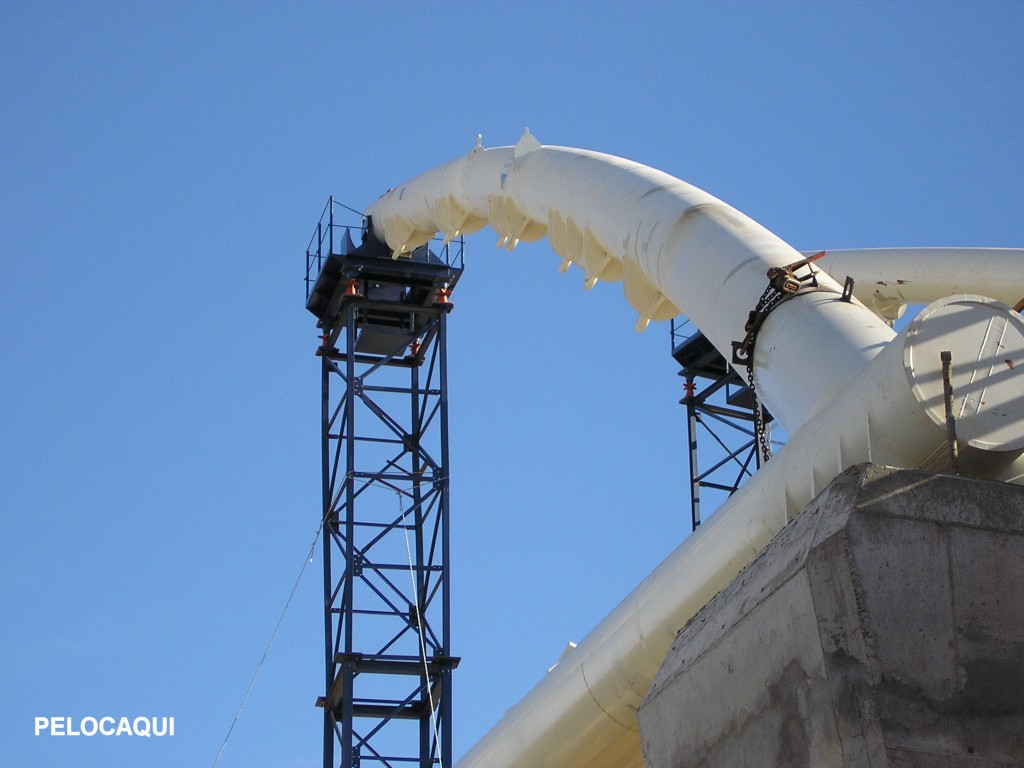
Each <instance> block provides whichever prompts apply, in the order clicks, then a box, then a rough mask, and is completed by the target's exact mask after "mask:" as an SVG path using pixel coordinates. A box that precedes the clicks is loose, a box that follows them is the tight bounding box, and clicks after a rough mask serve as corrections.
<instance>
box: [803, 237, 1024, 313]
mask: <svg viewBox="0 0 1024 768" xmlns="http://www.w3.org/2000/svg"><path fill="white" fill-rule="evenodd" d="M805 253H806V255H810V254H811V253H813V251H812V252H805ZM818 265H819V266H820V267H821V268H822V269H823V270H825V271H826V272H828V273H829V274H830V275H834V276H835V277H836V279H838V280H842V279H843V278H844V277H845V276H846V275H850V276H851V277H853V278H854V287H853V295H854V296H856V297H857V298H858V299H860V300H861V301H862V302H864V304H866V305H867V306H868V307H870V308H871V309H873V310H874V311H875V312H877V313H878V314H880V315H881V316H882V317H884V318H885V319H887V320H890V321H891V320H896V319H897V318H899V317H900V316H901V315H902V314H903V310H904V309H905V308H906V306H907V305H908V304H928V303H930V302H932V301H935V300H936V299H941V298H942V297H943V296H949V295H951V294H954V293H976V294H980V295H982V296H988V297H989V298H992V299H996V300H997V301H1001V302H1003V303H1004V304H1008V305H1010V306H1011V307H1012V306H1014V305H1015V304H1017V303H1018V302H1019V301H1020V300H1021V299H1024V248H860V249H844V250H830V251H828V252H826V254H825V256H824V258H822V259H821V260H820V261H818Z"/></svg>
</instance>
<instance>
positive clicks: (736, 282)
mask: <svg viewBox="0 0 1024 768" xmlns="http://www.w3.org/2000/svg"><path fill="white" fill-rule="evenodd" d="M366 213H367V215H368V216H370V217H371V219H372V222H373V228H374V231H375V233H376V234H377V235H378V237H379V238H380V239H381V240H383V241H385V242H386V243H387V244H388V246H389V247H390V248H391V249H393V250H394V251H395V252H396V253H401V252H404V251H408V250H410V249H411V248H414V247H416V246H417V245H420V244H421V243H424V242H426V241H427V240H428V239H429V238H430V237H432V236H433V235H434V234H435V233H436V232H437V231H439V230H440V231H442V232H444V233H445V235H446V236H447V237H454V236H455V235H457V234H459V233H461V232H467V231H474V230H476V229H479V228H481V227H483V226H484V225H485V224H487V223H490V224H491V226H492V227H494V229H495V230H497V232H498V234H499V236H500V240H499V245H506V246H507V247H510V248H512V247H515V245H516V243H518V242H519V241H520V240H536V239H539V238H540V237H543V236H544V234H548V235H549V237H550V239H551V244H552V246H553V248H554V250H555V251H556V252H557V253H558V254H559V255H560V256H562V258H563V259H565V260H567V261H571V262H575V263H577V264H579V265H580V266H581V267H582V268H583V269H584V271H585V272H586V274H587V277H588V282H591V281H593V280H595V279H601V280H619V279H621V280H623V282H624V289H625V293H626V297H627V299H628V300H629V301H630V303H631V304H632V305H633V307H634V308H635V309H637V311H638V312H639V313H640V318H641V319H640V325H641V326H642V325H644V324H645V323H646V321H647V320H649V319H655V320H664V319H668V318H669V317H673V316H674V315H676V314H678V313H679V311H680V310H682V311H683V312H684V313H685V314H686V315H687V317H689V318H690V319H691V320H692V321H693V322H694V323H695V324H696V326H697V327H698V328H700V330H701V332H702V333H704V335H705V336H707V337H708V339H710V340H711V342H712V343H713V344H714V345H715V346H716V347H717V348H718V349H719V350H724V351H725V352H726V354H727V355H731V343H732V342H733V341H734V340H740V339H742V338H743V337H744V335H745V332H744V324H745V323H746V320H747V314H748V313H749V312H750V310H752V309H754V307H755V305H756V304H757V302H758V299H759V298H760V296H761V294H762V293H763V292H764V289H765V288H766V287H767V285H768V279H767V277H766V272H767V270H768V269H769V268H770V267H779V266H783V265H787V264H791V263H793V262H796V261H799V260H800V259H802V258H803V257H802V256H801V254H800V253H799V252H797V251H796V250H795V249H794V248H793V247H792V246H790V245H789V244H787V243H785V242H783V241H782V240H781V239H779V238H778V237H777V236H775V235H774V234H772V233H771V232H769V231H768V230H767V229H765V228H764V227H762V226H761V225H760V224H758V223H757V222H755V221H753V220H752V219H750V218H749V217H747V216H745V215H744V214H742V213H740V212H739V211H737V210H736V209H734V208H732V207H731V206H729V205H727V204H726V203H724V202H722V201H721V200H719V199H717V198H715V197H713V196H712V195H710V194H708V193H707V192H704V191H703V190H700V189H697V188H696V187H694V186H692V185H690V184H687V183H686V182H684V181H680V180H679V179H676V178H674V177H672V176H670V175H668V174H667V173H664V172H662V171H658V170H655V169H654V168H649V167H647V166H645V165H641V164H640V163H635V162H632V161H629V160H624V159H622V158H620V157H613V156H612V155H605V154H601V153H598V152H590V151H587V150H582V149H571V148H567V147H548V146H541V145H540V144H538V143H537V141H536V140H535V139H533V137H532V136H530V135H529V133H526V134H524V135H523V138H522V139H520V141H519V143H518V144H517V145H516V146H515V147H498V148H495V149H484V148H483V147H482V146H479V145H478V146H477V147H476V148H475V149H474V150H473V151H472V152H470V153H469V155H468V156H466V157H464V158H459V159H458V160H454V161H452V162H450V163H446V164H445V165H442V166H440V167H438V168H435V169H433V170H431V171H428V172H426V173H424V174H423V175H421V176H418V177H416V178H414V179H412V180H410V181H408V182H406V183H405V184H402V185H401V186H399V187H397V188H395V189H392V190H389V191H388V193H387V194H386V195H384V196H383V197H382V198H380V199H379V200H377V201H376V202H375V203H373V204H372V205H371V206H370V207H369V208H368V209H367V211H366ZM817 279H818V283H819V286H820V288H819V292H818V293H817V294H814V295H815V296H816V298H814V299H803V298H797V299H793V300H790V301H788V302H785V303H784V304H782V305H781V306H779V308H778V309H776V310H775V311H774V312H772V314H771V315H770V317H769V320H768V322H767V323H766V324H765V325H764V327H763V328H762V330H761V333H760V335H759V338H758V342H757V347H756V359H755V367H754V377H755V382H756V383H757V388H758V392H759V394H760V396H761V398H762V400H763V401H764V403H765V404H766V406H767V407H768V409H769V410H770V411H771V412H772V414H773V415H774V416H775V418H776V419H778V420H779V421H780V422H781V423H782V425H783V426H784V427H785V428H786V429H787V431H788V432H789V433H790V434H792V433H793V432H795V431H796V430H797V428H799V426H800V425H801V424H803V423H804V421H806V420H807V419H808V418H809V417H810V416H811V415H812V414H814V413H816V412H817V411H818V410H820V408H821V407H823V406H824V404H825V402H826V401H827V399H828V397H829V396H830V395H831V393H833V392H834V391H835V390H836V388H837V387H838V386H840V385H841V384H842V383H843V382H844V381H846V380H848V379H849V378H850V377H851V376H853V375H854V374H855V373H856V372H857V371H858V370H860V368H861V367H863V365H864V363H865V362H867V361H868V360H870V359H871V358H873V357H874V356H875V355H876V354H878V352H879V351H880V350H881V348H882V347H883V346H884V345H885V343H886V342H888V341H889V340H890V339H892V337H893V335H894V334H893V331H892V330H891V329H890V328H889V327H888V326H887V325H886V323H885V322H884V321H883V320H881V319H880V318H879V317H877V316H876V315H875V314H874V313H873V312H871V311H869V310H867V309H866V308H865V307H864V306H863V305H861V304H860V302H858V301H854V302H852V303H846V302H840V301H836V299H837V298H838V297H839V295H840V293H841V292H842V288H841V286H839V285H838V284H837V283H836V282H835V281H834V280H832V278H831V277H829V276H828V275H827V274H826V273H824V272H820V271H819V273H818V276H817ZM808 349H813V350H819V351H820V353H821V354H820V356H819V357H817V358H815V357H812V356H808V354H807V350H808Z"/></svg>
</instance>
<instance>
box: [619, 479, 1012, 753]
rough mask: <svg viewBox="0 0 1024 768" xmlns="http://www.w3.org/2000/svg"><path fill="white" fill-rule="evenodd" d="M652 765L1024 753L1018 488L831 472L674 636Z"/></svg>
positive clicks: (648, 735)
mask: <svg viewBox="0 0 1024 768" xmlns="http://www.w3.org/2000/svg"><path fill="white" fill-rule="evenodd" d="M639 722H640V734H641V741H642V744H643V750H644V759H645V763H646V765H647V767H648V768H683V767H684V766H686V767H689V766H694V767H696V766H701V767H702V768H704V767H710V766H722V767H723V768H724V767H726V766H728V768H741V767H745V766H750V767H751V768H754V767H755V766H756V767H757V768H769V767H770V766H780V767H781V766H815V767H816V768H821V767H827V766H843V767H844V768H853V767H854V766H856V767H857V768H860V767H861V766H872V768H878V767H880V766H893V767H899V768H904V767H907V768H909V767H911V766H913V767H914V768H919V767H920V768H924V767H926V766H927V767H928V768H931V767H933V766H934V767H935V768H939V767H941V768H954V766H965V767H966V766H971V767H972V768H977V767H979V766H989V765H992V766H996V765H998V766H1004V765H1022V766H1024V488H1022V487H1020V486H1012V485H1005V484H1001V483H992V482H986V481H978V480H969V479H964V478H959V477H951V476H947V475H934V474H931V473H927V472H921V471H915V470H894V469H888V468H883V467H877V466H872V465H861V466H857V467H853V468H851V469H850V470H848V471H847V472H846V473H844V474H843V475H840V477H838V478H837V479H836V480H835V481H834V482H833V483H832V484H831V485H830V486H829V487H828V488H827V489H826V490H825V491H824V492H823V493H822V494H821V495H820V496H818V498H817V499H815V500H814V501H813V502H812V503H811V504H810V505H809V506H808V507H807V509H806V510H805V511H804V512H803V513H802V514H801V515H799V516H798V517H797V518H796V519H795V520H794V521H793V522H792V523H791V524H790V525H789V526H787V527H786V528H785V529H784V530H783V531H782V532H781V533H780V534H779V535H778V536H777V537H776V538H775V539H774V540H773V541H772V543H771V544H770V545H769V546H768V548H767V549H766V550H765V551H764V552H763V553H762V554H761V555H760V556H759V557H758V559H757V560H755V561H754V562H753V563H752V564H751V565H750V566H748V567H747V568H746V569H745V570H744V571H743V572H742V573H741V574H740V575H739V576H738V577H737V578H736V579H735V581H733V583H732V584H730V585H729V587H727V588H726V589H725V590H723V591H722V592H721V593H719V594H718V595H717V596H716V597H715V598H714V599H713V600H712V601H711V602H710V603H709V604H708V605H707V606H706V607H705V608H704V609H703V610H702V611H701V612H700V613H698V614H697V615H696V616H695V617H694V618H693V619H692V620H691V621H690V622H689V623H688V624H687V625H686V626H685V627H684V628H683V629H682V631H681V632H680V633H679V636H678V638H677V639H676V642H675V644H674V645H673V647H672V650H671V652H670V653H669V655H668V657H667V659H666V661H665V662H664V664H663V666H662V667H661V670H660V671H659V673H658V675H657V677H656V679H655V682H654V685H653V686H652V687H651V690H650V693H649V694H648V696H647V698H646V699H645V701H644V703H643V705H642V706H641V708H640V711H639Z"/></svg>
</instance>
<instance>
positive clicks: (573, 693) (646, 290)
mask: <svg viewBox="0 0 1024 768" xmlns="http://www.w3.org/2000/svg"><path fill="white" fill-rule="evenodd" d="M367 214H368V215H370V216H372V218H373V227H374V231H375V232H376V233H377V235H378V237H380V238H381V239H383V240H386V242H387V243H388V245H389V246H390V247H391V248H392V249H393V250H394V251H395V252H396V254H401V253H402V252H403V251H407V250H408V249H411V248H413V247H416V246H417V245H419V244H421V243H423V242H426V240H427V239H429V238H430V237H431V236H433V234H434V233H435V232H436V231H438V230H440V231H443V232H444V234H445V236H446V237H455V236H457V235H458V234H461V233H463V232H468V231H475V230H477V229H480V228H482V227H483V226H485V225H486V224H487V223H490V224H491V226H493V227H494V228H495V229H496V230H497V232H498V234H499V246H501V247H506V248H509V249H512V248H514V247H515V246H516V244H517V243H518V242H519V241H521V240H534V239H539V238H540V237H543V236H544V234H548V235H549V237H550V238H551V240H552V245H553V247H554V248H555V250H556V252H557V253H558V254H559V255H560V256H561V257H562V258H563V260H564V261H569V262H575V263H577V264H579V265H580V266H581V267H583V269H584V270H585V271H586V272H587V275H588V278H587V282H588V283H591V284H592V283H593V281H594V280H595V279H623V280H624V281H625V293H626V296H627V299H628V300H629V301H630V303H631V304H632V305H633V306H634V308H636V309H637V310H638V312H639V314H640V323H639V325H643V324H644V321H645V320H646V319H665V318H667V317H670V316H672V315H674V314H676V313H677V312H679V311H682V312H683V313H685V314H686V315H687V316H688V317H689V318H690V319H691V320H693V322H694V323H695V324H696V325H697V327H698V328H700V330H701V331H702V332H703V333H704V334H705V335H706V336H707V337H708V338H709V339H710V340H711V341H712V342H713V343H714V344H715V346H716V347H718V349H719V350H720V351H722V352H723V354H725V355H726V356H727V357H729V355H730V353H731V348H730V343H731V341H732V340H734V339H740V338H742V337H743V335H744V331H743V325H744V322H745V321H746V317H747V312H748V311H749V310H751V309H752V308H753V307H754V306H755V304H756V302H757V300H758V298H759V297H760V295H761V293H762V291H763V290H764V288H765V286H766V285H767V278H766V271H767V269H768V268H769V267H772V266H781V265H785V264H790V263H792V262H795V261H797V260H799V259H800V258H801V255H800V254H799V253H798V252H797V251H795V250H794V249H793V248H792V247H791V246H789V245H788V244H786V243H784V242H783V241H782V240H780V239H779V238H778V237H776V236H775V235H773V234H772V233H770V232H769V231H768V230H766V229H764V228H763V227H762V226H760V225H759V224H757V223H756V222H754V221H752V220H751V219H749V218H748V217H746V216H744V215H743V214H742V213H739V212H738V211H736V210H735V209H733V208H731V207H730V206H728V205H726V204H725V203H723V202H721V201H720V200H717V199H716V198H714V197H712V196H711V195H709V194H707V193H706V192H703V191H702V190H699V189H697V188H695V187H693V186H691V185H689V184H686V183H685V182H682V181H680V180H678V179H675V178H673V177H671V176H669V175H667V174H665V173H662V172H661V171H657V170H654V169H652V168H648V167H646V166H643V165H640V164H638V163H634V162H631V161H628V160H623V159H622V158H616V157H612V156H609V155H602V154H599V153H595V152H589V151H586V150H578V149H568V148H561V147H545V146H541V145H540V144H539V143H537V141H536V140H535V139H534V138H533V137H532V136H529V134H524V136H523V138H522V139H520V141H519V143H518V144H517V145H516V147H514V148H511V147H505V148H498V149H490V150H485V149H483V148H482V147H481V146H479V145H478V146H477V147H476V148H474V149H473V151H472V152H470V154H469V155H468V156H467V157H465V158H460V159H458V160H455V161H452V162H450V163H448V164H446V165H443V166H440V167H439V168H435V169H434V170H432V171H428V172H427V173H425V174H423V175H421V176H418V177H416V178H415V179H413V180H411V181H409V182H407V183H405V184H403V185H401V186H400V187H397V188H396V189H394V190H391V191H389V192H388V194H386V195H385V196H384V197H383V198H381V199H380V200H378V201H377V202H375V203H374V204H373V205H371V206H370V208H369V209H367ZM851 258H853V257H851ZM1012 258H1016V257H1012ZM841 263H842V262H841V261H840V262H833V264H841ZM860 263H861V265H862V266H863V265H864V264H866V263H867V262H866V261H863V260H862V261H861V262H860ZM864 268H865V269H866V267H864ZM907 274H909V273H907ZM915 274H916V273H915ZM900 279H904V278H900ZM951 280H953V277H952V276H951V275H948V274H947V275H946V276H945V277H944V278H943V279H942V280H940V281H938V282H934V283H933V284H932V285H931V287H930V288H929V289H928V290H927V291H926V293H928V291H931V293H928V295H929V296H931V295H933V294H934V291H943V290H945V288H944V287H943V286H947V287H948V286H949V284H950V281H951ZM818 282H819V286H820V287H819V289H818V290H816V291H812V292H808V293H807V294H806V295H804V294H803V293H801V294H798V295H797V297H795V298H793V299H791V300H789V301H786V302H785V303H783V304H781V305H780V306H779V307H778V308H777V309H776V310H775V311H774V312H772V314H771V315H770V316H769V317H768V319H767V320H766V322H765V323H764V326H763V328H762V330H761V333H760V336H759V338H758V343H757V348H756V355H755V377H756V382H757V386H758V390H759V392H760V394H761V396H762V398H763V400H764V401H765V403H766V404H767V405H768V407H769V408H770V409H771V411H772V413H773V414H775V416H776V417H777V418H778V419H779V420H780V421H781V422H782V423H783V425H784V426H785V427H786V428H787V430H788V431H789V432H790V434H791V438H790V441H789V443H788V444H787V445H786V446H785V448H783V450H782V451H780V452H779V453H778V454H777V455H776V456H775V457H774V458H773V459H772V460H771V461H770V462H769V463H768V464H767V465H766V466H765V467H764V468H762V469H761V470H759V471H758V472H757V473H756V475H755V476H754V477H753V478H752V479H751V480H750V481H749V482H748V483H746V484H745V485H744V486H743V487H742V488H741V489H740V490H739V491H738V492H737V493H736V494H735V495H734V496H733V497H732V498H731V499H730V500H729V501H728V502H727V503H726V504H724V505H723V506H722V507H721V508H720V509H719V510H718V511H717V512H716V513H715V514H714V515H712V516H711V517H710V518H709V520H708V521H707V522H706V523H705V524H704V525H702V526H701V527H700V528H699V529H698V531H697V532H696V533H695V534H694V535H692V536H691V537H690V538H689V539H687V540H686V541H685V542H684V543H683V544H682V545H681V546H680V547H679V548H678V549H677V550H676V551H675V552H674V553H673V554H671V555H670V556H669V557H668V558H667V559H666V560H665V561H664V562H663V563H662V564H661V565H659V566H658V567H657V568H656V569H655V571H654V572H653V573H652V574H651V575H650V576H649V577H648V578H647V579H645V580H644V581H643V582H642V583H641V584H640V585H639V586H638V587H637V588H636V589H635V590H634V591H633V592H632V593H631V594H630V595H629V596H627V597H626V598H625V600H623V601H622V603H621V604H620V605H619V606H618V607H617V608H616V609H615V610H614V611H613V612H612V613H611V614H609V616H608V617H607V618H605V619H604V620H603V621H602V622H601V623H600V624H599V625H598V626H597V627H596V628H595V629H594V630H593V631H592V632H591V633H590V634H589V635H588V636H587V637H586V638H585V639H584V640H583V642H581V643H580V645H579V647H577V648H576V649H575V650H573V651H572V652H571V653H569V654H568V655H567V656H566V657H564V658H563V659H562V660H561V661H560V662H559V664H558V665H557V666H556V667H555V668H554V670H553V671H552V672H550V673H549V674H548V675H547V676H546V677H545V679H544V680H543V681H542V682H541V683H540V684H539V685H538V686H537V687H536V688H535V689H534V690H533V691H531V692H530V694H528V695H527V696H526V697H525V698H524V699H523V700H522V701H521V702H520V703H519V704H518V705H516V706H515V707H514V708H513V709H511V710H510V711H509V712H508V713H507V714H506V716H505V718H503V719H502V721H501V722H500V723H498V725H496V726H495V728H494V729H492V730H491V731H490V732H489V733H488V734H487V735H486V736H485V737H484V738H483V739H482V740H481V741H480V742H479V743H478V744H477V745H476V746H475V747H473V748H472V749H471V750H470V751H469V753H468V754H467V755H466V756H465V758H464V759H463V760H462V761H460V763H459V764H458V765H459V767H460V768H543V767H545V766H550V767H551V768H555V767H556V766H557V767H558V768H576V767H577V766H578V767H579V768H584V767H586V768H628V767H629V766H639V765H640V764H641V756H640V752H639V740H638V734H637V726H636V710H637V707H638V706H639V704H640V702H641V700H642V699H643V697H644V695H645V694H646V692H647V689H648V687H649V685H650V683H651V680H652V679H653V677H654V674H655V673H656V671H657V669H658V666H659V665H660V664H661V661H662V660H663V659H664V657H665V654H666V653H667V651H668V649H669V647H670V646H671V643H672V640H673V639H674V637H675V635H676V633H677V632H678V630H679V629H680V628H681V627H682V626H683V624H684V623H685V622H686V621H687V620H688V619H689V618H690V617H691V616H693V615H694V614H695V613H696V612H697V611H698V610H699V609H700V608H701V607H702V606H703V605H704V604H705V603H706V602H707V601H708V600H709V599H710V598H711V597H712V596H713V595H714V594H715V593H716V592H718V591H719V590H720V589H722V588H723V587H725V586H726V584H728V583H729V581H730V580H731V579H732V578H733V577H734V576H735V575H736V574H737V573H738V572H739V571H740V570H741V569H742V568H743V567H744V566H745V565H746V564H747V563H749V562H750V561H751V560H752V559H753V558H754V557H755V556H756V555H757V553H758V552H759V551H760V550H761V549H762V548H763V547H764V546H765V545H766V544H767V543H768V542H769V541H770V540H771V538H772V537H773V536H774V535H775V534H776V533H777V532H778V531H779V530H781V528H782V527H783V526H784V525H785V524H786V522H788V520H789V519H791V517H792V516H793V515H795V514H797V513H798V512H799V511H800V510H802V509H803V507H804V506H805V505H806V504H807V503H808V502H809V501H810V500H811V499H812V498H813V497H814V496H815V495H816V494H817V493H818V492H819V491H820V490H821V489H823V488H824V487H825V486H826V485H827V484H828V483H829V482H830V481H831V480H832V479H833V478H834V477H835V476H836V475H837V474H838V473H839V472H840V471H842V470H843V469H844V468H846V467H848V466H850V465H851V464H855V463H859V462H862V461H873V462H875V463H879V464H890V465H894V466H901V467H922V466H923V467H927V468H932V469H942V468H943V467H944V461H945V426H944V424H945V421H944V414H943V413H942V411H941V408H942V404H941V398H940V399H938V400H937V399H936V389H935V388H936V382H939V383H940V385H941V364H940V361H939V359H938V351H939V349H940V348H941V349H949V350H951V351H952V353H953V359H954V387H955V389H956V390H957V391H959V392H962V393H967V395H968V396H969V397H970V398H973V400H971V401H970V402H964V403H961V407H960V411H959V414H960V416H959V429H960V430H962V434H963V435H964V437H965V446H964V456H963V461H964V465H965V466H967V467H969V468H970V471H972V472H973V473H975V474H978V475H981V476H996V475H998V474H999V473H1000V472H1004V471H1007V467H1008V466H1010V464H1011V462H1012V461H1013V460H1014V458H1015V457H1016V456H1017V455H1018V454H1019V453H1020V450H1021V448H1022V447H1024V398H1021V397H1018V396H1017V394H1016V393H1019V392H1024V379H1022V376H1024V321H1022V319H1021V317H1020V316H1019V315H1018V314H1017V313H1014V312H1011V311H1009V310H1008V309H1007V307H1005V306H1004V305H1001V304H998V303H996V302H993V301H991V300H989V299H985V298H982V297H978V296H958V297H954V298H951V299H943V300H941V301H939V302H937V303H936V304H934V305H933V306H932V307H930V308H928V309H926V310H925V312H923V313H922V315H921V317H920V318H918V319H916V320H915V321H914V323H912V324H911V325H910V326H908V328H907V329H905V330H904V331H903V333H901V335H900V336H899V337H897V339H896V341H895V342H894V343H889V342H890V341H891V340H892V339H893V337H894V332H893V331H892V330H891V329H890V328H889V327H888V326H887V325H886V324H885V323H884V322H883V321H882V320H881V319H880V318H879V317H878V316H877V315H876V314H875V313H874V312H872V311H871V310H869V309H867V308H866V307H865V306H864V305H863V304H861V303H860V301H858V300H857V299H854V300H853V301H852V302H843V301H840V300H839V294H840V292H841V288H840V286H839V284H837V283H836V282H835V281H834V280H832V279H831V278H830V277H829V276H828V274H826V273H824V272H821V273H820V274H819V275H818ZM911 282H918V281H916V280H912V281H911ZM919 282H923V280H922V281H919ZM908 295H909V293H900V294H899V295H898V296H897V298H898V299H899V300H900V301H903V300H907V296H908ZM916 295H917V294H915V296H916ZM921 295H925V294H921ZM909 300H914V299H909ZM1003 355H1005V358H1003V357H1002V356H1003ZM1005 361H1009V362H1008V363H1007V362H1005ZM937 409H938V410H937ZM939 414H942V415H943V418H941V419H940V418H938V415H939Z"/></svg>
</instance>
